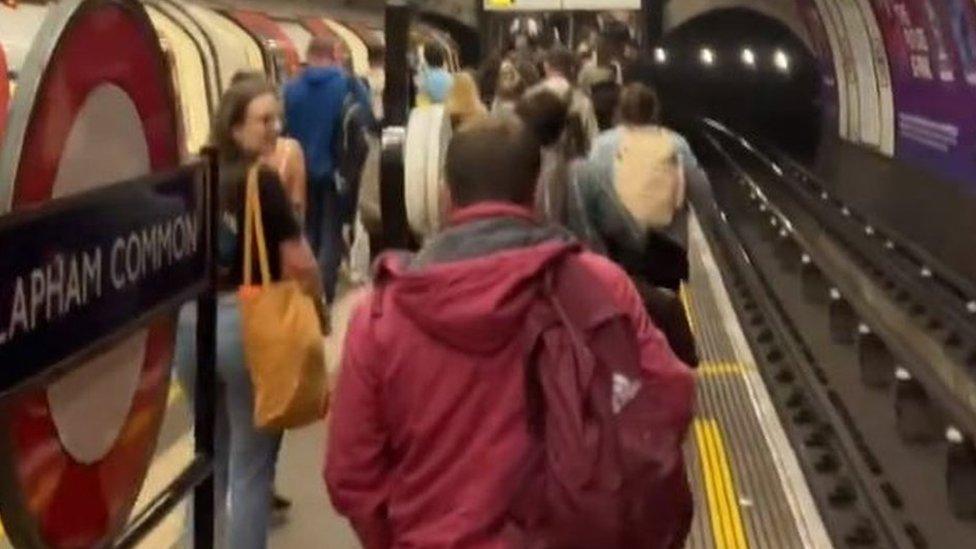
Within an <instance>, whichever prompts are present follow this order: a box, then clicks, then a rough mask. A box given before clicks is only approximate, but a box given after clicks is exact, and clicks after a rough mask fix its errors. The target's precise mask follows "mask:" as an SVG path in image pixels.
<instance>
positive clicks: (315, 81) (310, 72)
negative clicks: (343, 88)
mask: <svg viewBox="0 0 976 549" xmlns="http://www.w3.org/2000/svg"><path fill="white" fill-rule="evenodd" d="M345 75H346V72H345V71H344V70H343V69H342V68H340V67H308V68H306V69H305V73H304V75H303V76H302V78H304V79H305V81H306V82H308V83H309V84H312V85H322V84H329V83H331V82H333V81H335V80H336V79H339V78H344V77H345Z"/></svg>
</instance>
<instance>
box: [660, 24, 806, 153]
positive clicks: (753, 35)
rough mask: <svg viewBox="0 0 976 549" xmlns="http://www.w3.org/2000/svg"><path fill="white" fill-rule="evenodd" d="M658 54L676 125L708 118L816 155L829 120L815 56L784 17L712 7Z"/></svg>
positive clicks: (674, 33) (671, 117)
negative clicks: (825, 120) (823, 113)
mask: <svg viewBox="0 0 976 549" xmlns="http://www.w3.org/2000/svg"><path fill="white" fill-rule="evenodd" d="M651 55H653V56H654V61H655V65H656V66H657V67H658V71H659V75H658V78H657V81H658V87H659V91H660V94H661V96H662V101H663V103H664V110H665V116H666V117H667V118H668V119H669V121H670V122H671V123H673V124H677V125H679V126H683V125H684V124H686V123H687V122H689V121H690V119H691V118H694V117H700V116H708V117H711V118H714V119H716V120H719V121H721V122H723V123H725V124H727V125H729V126H730V127H733V128H736V129H737V130H739V131H740V132H742V133H744V134H747V135H754V136H757V137H761V138H763V139H765V140H768V141H771V142H775V143H778V144H780V146H781V147H782V148H783V149H784V150H785V151H787V152H789V153H790V154H792V155H793V156H794V157H795V158H798V159H801V160H809V159H812V158H814V156H815V154H816V150H817V146H818V144H819V142H820V135H821V133H820V132H821V120H822V118H821V104H820V90H819V86H820V84H819V83H820V78H819V75H818V72H817V65H816V61H815V59H814V57H813V54H812V53H811V52H810V50H809V49H808V48H807V46H806V45H805V44H804V43H803V42H802V41H801V40H800V39H799V38H798V37H797V36H796V35H795V34H793V33H792V31H790V30H789V29H788V28H787V27H786V26H785V25H783V24H782V23H780V22H779V21H777V20H775V19H772V18H770V17H767V16H765V15H762V14H759V13H757V12H755V11H752V10H748V9H737V8H735V9H723V10H717V11H712V12H709V13H706V14H704V15H701V16H699V17H696V18H694V19H692V20H690V21H688V22H686V23H684V24H682V25H681V26H679V27H677V28H675V29H673V30H671V31H670V32H668V33H667V34H666V35H665V37H664V39H663V41H662V43H661V45H660V46H659V47H658V48H655V49H654V51H653V52H652V53H651Z"/></svg>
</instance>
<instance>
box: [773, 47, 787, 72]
mask: <svg viewBox="0 0 976 549" xmlns="http://www.w3.org/2000/svg"><path fill="white" fill-rule="evenodd" d="M773 65H776V68H777V69H779V70H781V71H783V72H786V71H788V70H790V56H788V55H786V52H785V51H783V50H776V53H774V54H773Z"/></svg>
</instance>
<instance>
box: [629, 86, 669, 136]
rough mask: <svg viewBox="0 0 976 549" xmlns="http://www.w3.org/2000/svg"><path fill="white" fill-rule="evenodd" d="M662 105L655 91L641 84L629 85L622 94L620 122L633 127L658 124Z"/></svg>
mask: <svg viewBox="0 0 976 549" xmlns="http://www.w3.org/2000/svg"><path fill="white" fill-rule="evenodd" d="M660 114H661V103H660V102H659V101H658V98H657V93H655V92H654V90H653V89H651V88H649V87H648V86H646V85H644V84H641V83H639V82H638V83H634V84H629V85H628V86H627V87H625V88H624V90H623V91H622V92H621V93H620V121H621V122H623V123H624V124H629V125H632V126H646V125H648V124H657V122H658V120H659V118H660Z"/></svg>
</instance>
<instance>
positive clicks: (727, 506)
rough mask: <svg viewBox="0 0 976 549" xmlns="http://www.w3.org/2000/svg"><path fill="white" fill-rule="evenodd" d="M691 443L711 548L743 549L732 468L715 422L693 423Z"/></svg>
mask: <svg viewBox="0 0 976 549" xmlns="http://www.w3.org/2000/svg"><path fill="white" fill-rule="evenodd" d="M695 440H696V442H697V444H698V453H699V454H700V455H701V466H702V474H703V476H704V477H705V494H706V499H707V500H708V509H709V515H710V517H711V526H712V536H713V537H714V538H715V546H716V548H717V549H747V548H748V547H749V544H748V542H747V541H746V535H745V527H744V525H743V523H742V514H741V513H740V511H739V499H738V497H737V495H736V490H735V484H734V483H733V481H732V468H731V467H730V465H729V459H728V453H727V452H726V450H725V443H724V441H723V439H722V433H721V431H720V430H719V427H718V423H717V422H716V421H715V420H714V419H698V420H696V421H695Z"/></svg>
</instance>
